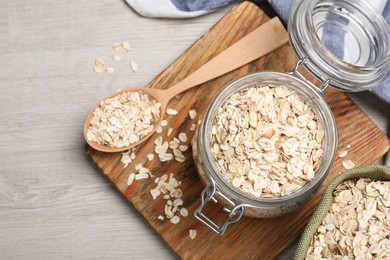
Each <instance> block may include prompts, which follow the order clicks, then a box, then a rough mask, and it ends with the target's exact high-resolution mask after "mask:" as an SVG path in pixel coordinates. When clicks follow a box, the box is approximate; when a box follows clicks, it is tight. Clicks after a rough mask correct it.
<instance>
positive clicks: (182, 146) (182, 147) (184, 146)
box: [179, 145, 188, 152]
mask: <svg viewBox="0 0 390 260" xmlns="http://www.w3.org/2000/svg"><path fill="white" fill-rule="evenodd" d="M179 150H180V151H181V152H185V151H187V150H188V145H180V146H179Z"/></svg>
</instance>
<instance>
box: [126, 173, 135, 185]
mask: <svg viewBox="0 0 390 260" xmlns="http://www.w3.org/2000/svg"><path fill="white" fill-rule="evenodd" d="M134 177H135V174H134V173H130V175H129V177H128V178H127V186H130V185H131V184H132V183H133V181H134Z"/></svg>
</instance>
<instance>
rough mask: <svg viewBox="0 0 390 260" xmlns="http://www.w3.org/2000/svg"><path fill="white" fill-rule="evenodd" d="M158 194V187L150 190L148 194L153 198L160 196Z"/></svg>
mask: <svg viewBox="0 0 390 260" xmlns="http://www.w3.org/2000/svg"><path fill="white" fill-rule="evenodd" d="M160 194H161V191H160V189H158V187H157V188H154V189H151V190H150V195H152V198H153V200H155V199H156V198H157V197H158V196H160Z"/></svg>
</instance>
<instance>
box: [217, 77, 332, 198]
mask: <svg viewBox="0 0 390 260" xmlns="http://www.w3.org/2000/svg"><path fill="white" fill-rule="evenodd" d="M323 140H324V131H323V128H322V125H321V123H320V121H319V119H318V118H317V116H316V114H315V112H314V110H313V109H312V108H311V107H310V106H309V104H308V103H307V102H305V101H304V100H303V99H302V97H300V96H299V94H298V93H297V92H295V91H294V90H292V89H289V88H287V87H284V86H274V85H260V86H256V87H250V88H248V89H245V90H244V91H241V92H238V93H235V94H233V95H232V96H231V97H230V98H229V99H228V100H227V101H226V102H225V104H223V105H222V106H221V107H220V108H219V110H218V111H217V114H216V117H215V118H214V120H213V123H212V129H211V148H212V154H213V156H214V159H215V162H216V164H217V166H218V168H219V170H220V171H221V173H222V174H224V175H225V176H226V177H227V179H228V180H229V181H230V182H231V183H232V185H233V186H235V187H237V188H239V189H241V190H243V191H244V192H247V193H249V194H252V195H254V196H256V197H276V196H285V195H289V194H291V193H293V192H295V191H296V190H298V189H300V188H301V187H303V186H304V185H305V184H306V183H307V182H309V181H310V180H311V179H312V178H314V176H315V172H316V170H317V168H318V166H319V164H320V161H321V158H322V154H323V142H324V141H323Z"/></svg>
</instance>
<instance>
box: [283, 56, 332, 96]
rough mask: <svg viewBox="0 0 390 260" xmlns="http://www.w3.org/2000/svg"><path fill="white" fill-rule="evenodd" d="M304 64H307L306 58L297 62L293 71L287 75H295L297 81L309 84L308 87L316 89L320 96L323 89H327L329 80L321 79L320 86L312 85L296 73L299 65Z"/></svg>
mask: <svg viewBox="0 0 390 260" xmlns="http://www.w3.org/2000/svg"><path fill="white" fill-rule="evenodd" d="M306 62H307V57H304V58H302V59H300V60H298V62H297V63H296V64H295V67H294V69H293V70H292V71H291V72H289V73H288V74H291V75H296V76H297V77H298V78H299V79H301V80H303V81H305V82H306V83H307V84H309V85H310V86H312V87H314V88H315V89H318V91H319V92H320V94H323V93H324V91H325V89H327V87H329V83H330V81H329V79H327V78H324V77H321V84H320V86H317V85H315V84H313V83H312V82H311V81H310V80H308V79H306V78H305V76H303V75H302V74H301V73H300V72H299V71H298V69H299V67H300V66H301V65H303V64H305V63H306Z"/></svg>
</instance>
